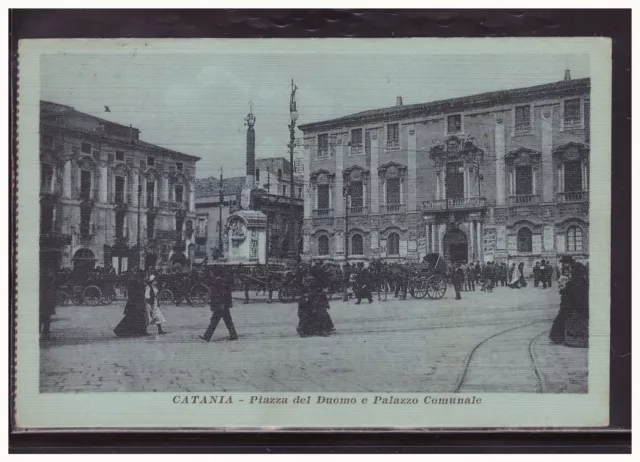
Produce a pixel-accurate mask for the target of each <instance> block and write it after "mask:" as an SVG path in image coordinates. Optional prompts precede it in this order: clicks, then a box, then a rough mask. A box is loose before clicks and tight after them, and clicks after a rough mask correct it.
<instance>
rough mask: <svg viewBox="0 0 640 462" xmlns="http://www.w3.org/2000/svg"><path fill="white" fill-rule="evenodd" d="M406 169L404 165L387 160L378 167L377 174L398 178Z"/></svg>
mask: <svg viewBox="0 0 640 462" xmlns="http://www.w3.org/2000/svg"><path fill="white" fill-rule="evenodd" d="M406 170H407V166H406V165H402V164H399V163H397V162H394V161H390V162H387V163H386V164H382V165H381V166H379V167H378V175H380V176H383V177H385V178H398V177H399V176H401V175H402V173H403V172H404V171H406Z"/></svg>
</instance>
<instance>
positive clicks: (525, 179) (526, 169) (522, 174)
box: [515, 165, 533, 196]
mask: <svg viewBox="0 0 640 462" xmlns="http://www.w3.org/2000/svg"><path fill="white" fill-rule="evenodd" d="M515 170H516V172H515V173H516V196H529V195H531V194H533V172H532V169H531V166H530V165H529V166H523V167H516V168H515Z"/></svg>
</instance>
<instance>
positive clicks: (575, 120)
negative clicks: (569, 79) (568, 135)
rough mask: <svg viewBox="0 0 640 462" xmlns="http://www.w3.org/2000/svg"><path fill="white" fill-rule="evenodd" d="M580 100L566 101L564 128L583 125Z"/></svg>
mask: <svg viewBox="0 0 640 462" xmlns="http://www.w3.org/2000/svg"><path fill="white" fill-rule="evenodd" d="M581 109H582V108H581V106H580V98H574V99H566V100H564V126H565V127H579V126H580V125H581V123H582V110H581Z"/></svg>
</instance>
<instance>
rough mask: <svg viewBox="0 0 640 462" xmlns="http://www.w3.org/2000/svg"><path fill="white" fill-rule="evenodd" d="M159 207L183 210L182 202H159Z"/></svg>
mask: <svg viewBox="0 0 640 462" xmlns="http://www.w3.org/2000/svg"><path fill="white" fill-rule="evenodd" d="M159 205H160V207H163V208H166V209H169V210H184V209H185V204H184V203H183V202H171V201H160V204H159Z"/></svg>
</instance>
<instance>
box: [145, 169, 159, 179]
mask: <svg viewBox="0 0 640 462" xmlns="http://www.w3.org/2000/svg"><path fill="white" fill-rule="evenodd" d="M144 176H145V177H147V178H149V179H150V180H155V179H157V178H159V177H160V173H158V170H156V169H155V168H154V167H149V168H147V169H146V170H145V171H144Z"/></svg>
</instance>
